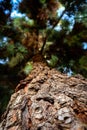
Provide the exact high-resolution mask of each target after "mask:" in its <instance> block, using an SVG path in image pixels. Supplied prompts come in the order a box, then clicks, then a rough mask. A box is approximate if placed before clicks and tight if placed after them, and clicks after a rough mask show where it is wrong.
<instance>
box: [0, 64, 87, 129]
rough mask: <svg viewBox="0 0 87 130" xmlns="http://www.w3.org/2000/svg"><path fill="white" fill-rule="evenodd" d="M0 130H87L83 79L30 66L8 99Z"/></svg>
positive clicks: (86, 82)
mask: <svg viewBox="0 0 87 130" xmlns="http://www.w3.org/2000/svg"><path fill="white" fill-rule="evenodd" d="M0 130H87V79H84V78H83V77H82V76H80V75H78V76H76V77H74V76H72V77H69V76H67V75H64V74H61V73H60V72H58V71H57V70H55V69H51V68H49V67H47V65H46V64H45V63H42V62H36V63H34V65H33V70H32V72H31V73H30V74H29V75H28V77H27V78H25V79H24V80H22V81H20V83H19V84H18V86H17V87H16V92H15V93H14V94H13V95H12V96H11V99H10V101H9V104H8V107H7V109H6V112H5V113H4V114H3V116H2V121H1V123H0Z"/></svg>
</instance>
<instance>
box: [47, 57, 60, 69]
mask: <svg viewBox="0 0 87 130" xmlns="http://www.w3.org/2000/svg"><path fill="white" fill-rule="evenodd" d="M47 63H48V65H49V66H50V67H55V66H56V65H57V63H58V57H57V56H56V55H51V59H50V60H47Z"/></svg>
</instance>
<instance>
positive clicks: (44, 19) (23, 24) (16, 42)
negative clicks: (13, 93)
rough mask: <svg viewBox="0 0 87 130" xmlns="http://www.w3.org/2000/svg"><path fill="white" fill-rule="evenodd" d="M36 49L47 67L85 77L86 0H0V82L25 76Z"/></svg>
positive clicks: (86, 40) (86, 46)
mask: <svg viewBox="0 0 87 130" xmlns="http://www.w3.org/2000/svg"><path fill="white" fill-rule="evenodd" d="M14 12H16V15H15V16H13V15H12V13H14ZM18 13H20V17H18V16H17V14H18ZM37 53H40V55H42V56H43V57H44V59H45V61H46V62H47V64H48V65H49V66H50V67H55V68H56V69H57V70H59V71H62V72H63V73H67V74H69V75H71V74H78V73H79V74H82V75H83V76H84V77H87V0H79V1H78V0H59V1H58V0H17V1H15V2H14V1H13V0H0V74H1V75H0V80H1V81H2V84H0V86H3V84H4V80H5V81H9V84H10V87H11V88H12V87H13V85H12V84H11V83H13V84H15V85H16V84H17V82H18V81H19V80H20V79H22V78H24V76H26V75H27V74H28V73H29V72H30V71H31V69H32V67H33V63H32V57H33V56H34V55H36V54H37ZM6 77H7V78H6ZM14 79H15V81H14ZM6 84H7V82H6Z"/></svg>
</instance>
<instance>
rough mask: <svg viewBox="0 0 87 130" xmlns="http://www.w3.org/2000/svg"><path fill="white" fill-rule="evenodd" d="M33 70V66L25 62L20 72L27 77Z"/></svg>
mask: <svg viewBox="0 0 87 130" xmlns="http://www.w3.org/2000/svg"><path fill="white" fill-rule="evenodd" d="M32 69H33V64H32V62H27V63H26V65H25V67H24V68H23V70H22V72H23V73H24V74H25V75H28V74H29V73H30V72H31V71H32Z"/></svg>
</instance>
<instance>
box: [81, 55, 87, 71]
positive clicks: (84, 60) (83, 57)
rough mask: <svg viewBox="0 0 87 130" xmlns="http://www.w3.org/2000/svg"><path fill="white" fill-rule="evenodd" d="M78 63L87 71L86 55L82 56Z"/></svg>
mask: <svg viewBox="0 0 87 130" xmlns="http://www.w3.org/2000/svg"><path fill="white" fill-rule="evenodd" d="M79 64H80V67H81V69H84V70H86V71H87V56H82V57H81V58H80V60H79Z"/></svg>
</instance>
